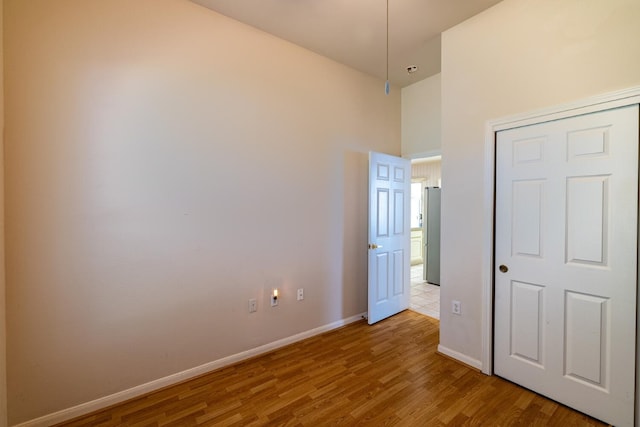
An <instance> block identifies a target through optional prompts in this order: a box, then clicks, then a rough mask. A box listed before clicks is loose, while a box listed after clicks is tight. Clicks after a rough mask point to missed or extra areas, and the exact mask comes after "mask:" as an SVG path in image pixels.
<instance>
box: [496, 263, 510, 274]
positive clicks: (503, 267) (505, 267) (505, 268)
mask: <svg viewBox="0 0 640 427" xmlns="http://www.w3.org/2000/svg"><path fill="white" fill-rule="evenodd" d="M498 270H500V271H501V272H502V273H506V272H507V271H509V267H507V266H506V265H504V264H502V265H501V266H500V267H498Z"/></svg>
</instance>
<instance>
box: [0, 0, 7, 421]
mask: <svg viewBox="0 0 640 427" xmlns="http://www.w3.org/2000/svg"><path fill="white" fill-rule="evenodd" d="M3 10H4V0H0V427H5V426H6V425H7V346H6V344H7V333H6V304H5V289H6V287H5V269H4V265H5V264H4V43H3V33H4V32H3V28H4V26H3Z"/></svg>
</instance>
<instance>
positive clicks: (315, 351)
mask: <svg viewBox="0 0 640 427" xmlns="http://www.w3.org/2000/svg"><path fill="white" fill-rule="evenodd" d="M438 339H439V338H438V321H437V320H435V319H431V318H429V317H426V316H423V315H420V314H417V313H415V312H412V311H405V312H403V313H400V314H398V315H396V316H393V317H392V318H389V319H386V320H383V321H382V322H379V323H378V324H376V325H373V326H368V325H367V324H366V322H364V321H361V322H357V323H354V324H351V325H349V326H346V327H344V328H341V329H338V330H335V331H331V332H328V333H325V334H323V335H320V336H317V337H313V338H310V339H307V340H305V341H302V342H300V343H296V344H293V345H290V346H288V347H284V348H282V349H280V350H276V351H274V352H271V353H269V354H266V355H263V356H260V357H256V358H253V359H251V360H248V361H245V362H242V363H238V364H236V365H233V366H229V367H226V368H223V369H220V370H218V371H215V372H212V373H210V374H207V375H204V376H201V377H199V378H196V379H194V380H191V381H188V382H185V383H182V384H179V385H176V386H173V387H169V388H166V389H164V390H161V391H159V392H156V393H152V394H149V395H147V396H144V397H141V398H138V399H135V400H131V401H129V402H125V403H123V404H121V405H118V406H115V407H112V408H110V409H107V410H104V411H100V412H97V413H94V414H91V415H88V416H85V417H82V418H79V419H76V420H73V421H71V422H68V423H65V424H60V425H61V426H62V425H64V426H196V425H207V426H263V425H273V426H333V425H344V426H353V425H371V426H463V425H470V426H472V425H473V426H478V425H486V426H511V425H522V426H536V425H537V426H554V425H555V426H587V425H591V426H594V425H595V426H597V425H605V424H602V423H600V422H599V421H597V420H594V419H592V418H589V417H587V416H586V415H584V414H581V413H578V412H575V411H573V410H571V409H569V408H567V407H565V406H562V405H559V404H557V403H555V402H553V401H551V400H548V399H545V398H544V397H541V396H538V395H536V394H535V393H532V392H530V391H528V390H526V389H523V388H521V387H518V386H516V385H514V384H512V383H510V382H507V381H504V380H502V379H500V378H497V377H489V376H486V375H483V374H481V373H479V372H477V371H475V370H473V369H471V368H469V367H466V366H464V365H461V364H459V363H457V362H455V361H453V360H450V359H448V358H446V357H443V356H441V355H440V354H438V353H437V352H436V347H437V345H438Z"/></svg>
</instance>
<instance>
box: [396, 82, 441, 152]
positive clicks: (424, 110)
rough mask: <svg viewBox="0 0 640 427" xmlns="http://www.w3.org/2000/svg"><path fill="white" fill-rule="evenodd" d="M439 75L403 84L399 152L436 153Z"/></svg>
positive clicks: (439, 141) (438, 127)
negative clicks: (405, 85) (400, 149)
mask: <svg viewBox="0 0 640 427" xmlns="http://www.w3.org/2000/svg"><path fill="white" fill-rule="evenodd" d="M440 85H441V75H440V74H436V75H435V76H431V77H428V78H426V79H424V80H421V81H419V82H417V83H414V84H412V85H410V86H407V87H404V88H402V116H401V117H402V120H401V125H402V156H403V157H407V158H416V157H422V156H423V155H425V154H426V155H433V154H439V153H440V149H441V124H440V121H441V99H440Z"/></svg>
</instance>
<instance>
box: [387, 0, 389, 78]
mask: <svg viewBox="0 0 640 427" xmlns="http://www.w3.org/2000/svg"><path fill="white" fill-rule="evenodd" d="M387 81H389V0H387Z"/></svg>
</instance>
